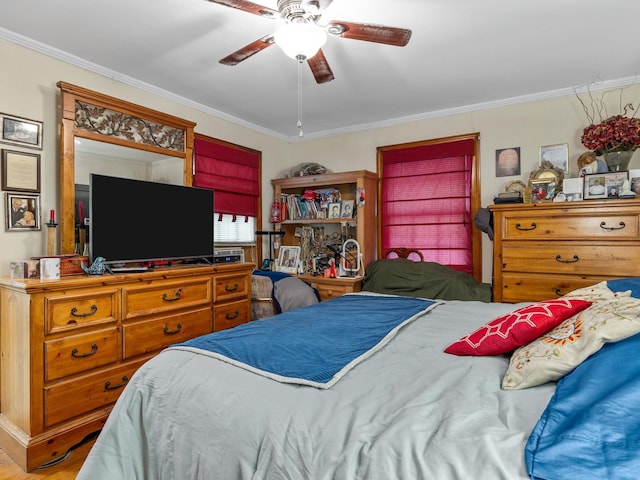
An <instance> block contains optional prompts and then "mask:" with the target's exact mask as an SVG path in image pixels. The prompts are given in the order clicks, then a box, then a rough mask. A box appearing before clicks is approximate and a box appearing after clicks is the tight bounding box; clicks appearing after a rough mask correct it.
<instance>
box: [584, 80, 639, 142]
mask: <svg viewBox="0 0 640 480" xmlns="http://www.w3.org/2000/svg"><path fill="white" fill-rule="evenodd" d="M623 90H624V89H623V88H619V89H616V90H613V91H606V92H604V93H603V94H602V95H601V96H600V97H599V98H597V97H595V96H594V95H593V94H592V92H591V90H587V94H588V96H589V107H588V106H587V104H585V102H584V101H583V100H582V98H580V96H579V95H578V94H577V93H576V97H578V100H579V102H580V104H581V105H582V108H583V109H584V112H585V113H586V115H587V119H588V120H589V126H587V127H586V128H585V129H584V131H583V132H582V137H581V138H580V140H581V141H582V144H583V145H584V146H585V147H586V148H588V149H589V150H593V151H594V152H595V153H596V155H602V154H604V153H609V152H624V151H627V152H632V151H634V150H636V149H637V148H638V147H640V118H637V117H636V116H635V115H636V114H637V113H638V108H637V106H636V107H634V106H633V104H632V103H626V104H625V103H623V102H622V93H623ZM607 93H617V94H618V95H619V105H620V112H621V113H620V114H618V115H612V116H609V114H608V112H607V106H606V104H605V101H604V100H605V95H606V94H607ZM596 119H597V120H599V123H596Z"/></svg>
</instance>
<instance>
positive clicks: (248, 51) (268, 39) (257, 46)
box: [220, 35, 273, 66]
mask: <svg viewBox="0 0 640 480" xmlns="http://www.w3.org/2000/svg"><path fill="white" fill-rule="evenodd" d="M271 45H273V35H266V36H264V37H262V38H259V39H258V40H256V41H255V42H251V43H250V44H249V45H246V46H244V47H242V48H241V49H240V50H236V51H235V52H233V53H231V54H229V55H227V56H226V57H224V58H223V59H222V60H220V63H221V64H223V65H229V66H233V65H237V64H238V63H240V62H242V61H243V60H246V59H247V58H249V57H250V56H252V55H255V54H256V53H258V52H261V51H262V50H264V49H265V48H267V47H269V46H271Z"/></svg>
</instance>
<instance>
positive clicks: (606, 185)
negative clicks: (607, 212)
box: [584, 170, 629, 200]
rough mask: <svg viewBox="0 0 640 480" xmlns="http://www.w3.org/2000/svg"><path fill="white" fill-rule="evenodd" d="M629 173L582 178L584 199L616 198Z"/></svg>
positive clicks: (609, 173) (612, 173)
mask: <svg viewBox="0 0 640 480" xmlns="http://www.w3.org/2000/svg"><path fill="white" fill-rule="evenodd" d="M626 180H629V172H627V171H626V170H625V171H623V172H604V173H593V174H590V175H589V174H587V175H585V176H584V199H585V200H594V199H601V198H618V195H619V194H620V191H621V190H622V185H623V184H624V182H625V181H626Z"/></svg>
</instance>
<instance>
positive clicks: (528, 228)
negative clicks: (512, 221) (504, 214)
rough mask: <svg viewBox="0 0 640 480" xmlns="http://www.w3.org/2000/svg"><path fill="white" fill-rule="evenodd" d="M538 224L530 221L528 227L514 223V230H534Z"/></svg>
mask: <svg viewBox="0 0 640 480" xmlns="http://www.w3.org/2000/svg"><path fill="white" fill-rule="evenodd" d="M536 228H538V226H537V225H536V224H535V223H531V226H530V227H523V226H522V225H520V224H519V223H516V230H521V231H523V232H528V231H530V230H535V229H536Z"/></svg>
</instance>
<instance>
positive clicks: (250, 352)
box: [172, 294, 438, 388]
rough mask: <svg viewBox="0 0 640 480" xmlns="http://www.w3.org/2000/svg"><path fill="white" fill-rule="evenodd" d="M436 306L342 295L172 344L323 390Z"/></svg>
mask: <svg viewBox="0 0 640 480" xmlns="http://www.w3.org/2000/svg"><path fill="white" fill-rule="evenodd" d="M437 304H438V302H435V301H432V300H424V299H420V298H405V297H394V296H372V295H363V294H360V295H358V294H351V295H344V296H342V297H338V298H335V299H333V300H330V301H327V302H321V303H318V304H316V305H312V306H309V307H303V308H299V309H296V310H292V311H289V312H286V313H283V314H280V315H276V316H275V317H270V318H267V319H263V320H259V321H254V322H250V323H247V324H244V325H240V326H238V327H236V328H233V329H229V330H223V331H219V332H215V333H211V334H209V335H205V336H202V337H198V338H195V339H192V340H189V341H187V342H185V343H181V344H178V345H174V346H173V347H172V348H195V349H201V350H206V351H207V352H211V354H213V355H214V356H217V357H218V358H220V359H222V360H224V361H228V362H230V363H234V364H236V365H238V366H240V367H242V368H246V369H248V370H251V371H254V372H256V373H259V374H262V375H265V376H267V377H269V378H273V379H274V380H278V381H281V382H287V383H297V384H301V385H310V386H314V387H317V388H329V387H330V386H331V385H333V384H334V383H335V382H336V381H338V380H339V379H340V378H341V377H342V376H343V375H344V374H345V373H346V372H347V371H348V370H349V369H350V368H352V367H353V366H355V365H356V364H357V363H359V362H360V361H362V360H364V359H365V358H366V357H367V356H369V355H371V354H372V353H373V352H375V351H376V350H377V349H379V348H381V347H382V346H383V345H385V344H386V343H387V342H388V341H389V340H390V339H391V338H392V337H393V336H394V335H395V333H396V332H397V331H398V330H399V329H400V328H401V327H402V326H403V325H405V324H407V323H409V322H410V321H412V320H413V319H415V318H416V317H417V316H418V315H419V314H420V313H422V312H425V311H426V310H429V309H430V308H433V307H434V306H436V305H437Z"/></svg>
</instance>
